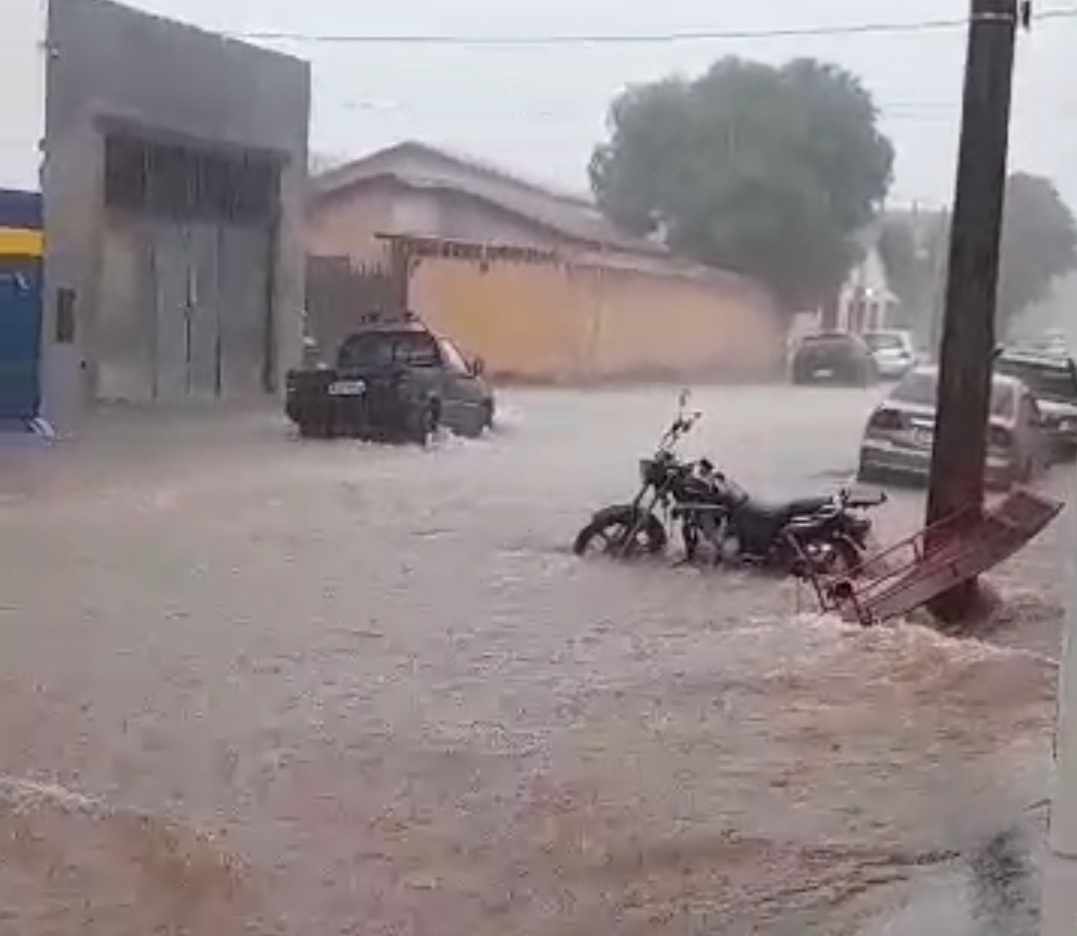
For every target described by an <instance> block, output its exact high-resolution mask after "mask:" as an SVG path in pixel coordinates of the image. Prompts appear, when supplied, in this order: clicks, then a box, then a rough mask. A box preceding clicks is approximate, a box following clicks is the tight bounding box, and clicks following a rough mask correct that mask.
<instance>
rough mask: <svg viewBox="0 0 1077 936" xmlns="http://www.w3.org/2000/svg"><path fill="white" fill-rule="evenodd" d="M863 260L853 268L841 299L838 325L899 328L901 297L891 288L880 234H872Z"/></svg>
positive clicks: (864, 329)
mask: <svg viewBox="0 0 1077 936" xmlns="http://www.w3.org/2000/svg"><path fill="white" fill-rule="evenodd" d="M865 240H866V243H865V245H864V252H863V255H862V257H861V259H860V261H859V262H858V263H857V264H856V266H854V267H853V268H852V270H850V271H849V275H848V276H847V277H846V280H845V284H844V285H843V286H842V289H841V295H840V297H839V299H838V328H839V329H841V330H842V331H851V332H856V333H857V334H862V333H863V332H869V331H881V330H882V329H885V328H895V327H897V325H898V323H897V322H896V321H895V314H896V312H897V310H898V307H899V306H900V300H899V299H898V297H897V296H896V295H895V294H894V292H893V290H891V288H890V280H889V278H888V277H887V275H886V265H885V264H884V263H883V259H882V257H881V255H880V254H879V248H878V243H877V238H876V237H875V236H874V235H869V236H868V237H867V238H866V239H865Z"/></svg>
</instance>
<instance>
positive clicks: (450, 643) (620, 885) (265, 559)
mask: <svg viewBox="0 0 1077 936" xmlns="http://www.w3.org/2000/svg"><path fill="white" fill-rule="evenodd" d="M877 395H878V391H867V392H864V391H843V390H835V391H830V390H819V391H816V390H800V391H793V390H791V389H789V388H781V387H774V388H737V389H713V390H707V391H700V392H699V393H697V395H696V400H695V404H696V405H697V406H699V408H701V409H702V410H704V412H705V413H706V419H705V421H704V422H703V423H702V424H701V425H700V427H699V429H698V430H697V432H696V434H695V435H694V436H693V437H692V438H691V439H690V440H689V441H688V443H687V444H686V451H687V452H689V453H691V452H692V451H700V452H702V451H706V452H708V453H709V454H710V455H711V457H712V458H714V460H715V461H716V462H717V463H719V464H720V465H722V466H723V467H724V468H726V469H727V470H728V471H729V472H730V473H731V474H732V475H733V476H734V477H737V478H738V479H740V480H741V482H742V483H744V484H745V485H746V486H748V487H750V488H752V489H756V490H759V491H760V492H761V493H767V494H771V495H774V496H778V495H781V494H793V493H805V492H814V491H816V490H817V489H819V488H822V489H827V488H830V487H833V486H836V485H837V484H839V483H840V482H841V479H842V478H843V477H845V476H847V475H848V474H849V472H851V471H852V469H853V467H854V464H855V456H856V443H857V439H858V434H859V431H860V428H861V426H862V424H863V420H864V418H865V416H866V414H867V412H868V411H869V410H870V407H871V405H872V402H873V399H874V397H875V396H877ZM674 397H675V394H674V393H673V392H672V391H669V390H662V391H658V390H638V391H618V392H613V391H602V392H592V393H572V392H568V391H563V392H562V391H556V392H555V391H533V392H531V391H529V392H518V393H513V394H509V395H507V398H506V412H505V415H504V417H503V419H502V425H501V428H499V430H498V431H497V432H496V433H494V434H493V435H491V436H489V437H487V438H485V439H483V440H480V441H475V442H463V441H459V440H454V439H447V440H442V441H441V442H440V443H439V444H438V445H437V446H435V448H434V449H432V450H430V451H427V452H422V451H418V450H414V449H392V448H378V447H374V446H364V445H360V444H357V443H353V442H347V441H345V442H339V443H335V444H322V443H302V442H299V441H297V440H295V439H294V438H292V437H291V435H290V433H289V432H288V429H287V427H286V426H284V425H283V424H281V423H280V422H278V421H277V420H276V419H275V417H272V416H270V415H266V414H247V415H242V414H241V415H232V416H227V417H220V418H216V419H211V420H197V419H185V418H169V419H168V420H164V421H157V420H147V419H146V418H145V417H144V416H141V415H119V416H116V415H114V416H110V417H107V418H103V419H102V420H101V421H100V425H99V427H98V429H97V431H96V432H95V433H94V434H93V436H92V437H90V438H88V440H87V441H86V442H84V443H70V444H68V445H67V447H66V448H62V449H58V450H55V451H53V452H50V453H24V452H20V453H17V455H9V456H7V457H4V458H2V460H0V472H2V474H0V480H2V482H3V487H2V489H0V859H2V860H0V908H3V909H0V933H6V932H9V931H10V932H18V933H20V934H27V936H36V934H45V933H50V934H51V933H69V932H70V933H74V932H80V933H90V934H97V933H100V934H109V936H113V934H127V933H131V934H136V933H138V934H143V933H146V932H157V931H160V932H177V933H179V932H190V933H213V934H221V936H227V934H230V933H240V932H243V933H248V932H255V933H281V934H316V933H317V934H323V933H342V934H343V933H356V934H358V933H362V934H366V933H393V934H398V933H400V934H405V933H416V934H424V936H425V934H433V936H438V934H446V936H448V934H454V936H455V934H458V933H462V932H469V933H475V934H484V933H491V934H494V933H497V934H503V933H506V932H512V933H520V934H535V936H547V934H549V936H553V934H557V936H562V934H591V933H594V932H598V931H605V932H608V933H610V934H614V933H616V934H636V933H639V934H643V933H647V934H652V933H653V934H662V933H670V934H673V933H676V934H681V933H723V934H741V933H743V934H748V933H760V934H775V936H784V934H801V933H808V934H810V933H820V934H822V933H826V934H839V936H840V934H858V936H859V934H869V936H876V934H878V936H904V934H905V933H906V932H909V933H912V932H915V933H918V934H922V936H933V934H935V933H938V934H940V936H941V934H943V933H945V934H959V936H960V934H962V933H963V932H965V931H967V932H969V933H970V934H972V933H976V934H977V936H979V934H980V933H991V934H995V933H998V934H1005V936H1024V934H1025V933H1026V932H1029V933H1031V932H1033V931H1034V930H1032V929H1028V928H1027V927H1028V926H1029V925H1031V924H1029V920H1031V919H1034V915H1035V904H1036V901H1035V899H1034V895H1035V891H1036V888H1035V886H1034V885H1030V884H1029V883H1028V882H1029V881H1030V880H1032V881H1034V879H1035V870H1034V867H1035V858H1034V855H1035V853H1036V850H1037V848H1038V842H1039V840H1040V836H1039V835H1038V829H1039V827H1040V826H1041V825H1042V819H1043V815H1042V812H1043V811H1042V810H1038V811H1037V810H1036V809H1030V808H1029V807H1030V805H1031V804H1035V803H1037V802H1038V801H1041V800H1042V799H1043V798H1044V797H1045V796H1046V795H1047V784H1046V779H1047V773H1048V769H1049V765H1050V746H1051V730H1052V727H1053V723H1054V695H1055V679H1056V676H1057V672H1056V666H1055V664H1054V662H1053V657H1056V656H1057V654H1058V633H1059V624H1060V608H1061V600H1062V588H1063V584H1062V578H1063V577H1062V575H1061V569H1062V563H1063V561H1064V559H1063V556H1064V553H1063V552H1062V551H1061V548H1060V545H1059V544H1060V543H1062V542H1063V537H1064V536H1065V533H1066V530H1067V529H1068V522H1063V521H1059V523H1058V524H1057V525H1056V527H1055V528H1052V529H1050V530H1048V531H1047V533H1045V534H1044V536H1043V537H1042V539H1041V540H1039V541H1037V542H1036V543H1034V544H1033V545H1032V546H1031V547H1030V548H1029V549H1028V550H1027V551H1026V552H1024V553H1022V554H1021V555H1020V556H1018V557H1017V558H1016V559H1015V560H1013V561H1012V562H1011V563H1010V564H1009V565H1007V566H1006V567H1005V568H1004V569H1002V570H1000V573H999V574H998V576H997V577H996V581H997V583H998V584H999V586H1000V588H1001V589H1002V590H1003V591H1004V593H1005V594H1006V595H1007V596H1008V597H1010V598H1011V599H1012V604H1011V612H1010V619H1008V620H1004V621H1002V622H1001V623H1000V625H999V630H998V631H997V632H996V633H993V634H992V635H991V641H992V642H991V643H986V642H981V641H974V640H953V639H949V638H944V637H942V636H939V635H938V634H936V633H934V632H933V631H930V630H928V629H926V628H923V627H920V626H917V625H914V624H909V625H906V626H902V627H899V628H893V629H889V628H888V629H885V630H882V629H881V630H878V631H873V632H862V631H860V630H858V629H856V628H851V627H849V626H847V625H844V624H842V623H841V622H837V621H833V620H829V619H823V618H819V617H818V616H817V615H815V614H814V613H813V611H812V603H811V597H810V595H809V594H808V593H807V591H805V590H803V589H798V588H797V587H796V586H795V585H793V584H791V583H777V582H774V581H773V580H770V579H764V578H760V577H757V576H752V575H748V574H741V573H701V572H699V571H695V570H690V569H671V568H669V567H667V566H665V565H663V564H659V563H653V564H645V565H642V566H634V567H619V566H616V565H613V564H609V563H605V562H588V563H581V562H579V561H577V560H575V559H574V558H573V557H572V556H571V555H569V553H568V549H567V547H568V545H569V543H570V542H571V539H572V536H573V535H574V533H575V531H576V529H577V528H578V526H579V525H580V524H581V523H582V522H583V521H584V520H585V519H586V517H587V516H588V513H589V511H590V510H591V509H593V508H595V507H597V506H601V505H603V504H605V503H608V502H609V501H611V500H620V499H624V498H626V497H627V496H630V494H631V493H632V489H633V485H634V483H635V460H636V459H637V458H638V457H639V456H641V455H643V454H645V453H646V452H647V451H648V450H649V449H650V448H651V447H653V444H654V442H655V440H656V438H657V435H658V434H659V432H660V431H661V429H662V427H663V424H664V422H665V421H666V420H667V419H668V418H669V416H670V415H671V410H672V407H673V405H674ZM162 423H163V424H162ZM1071 485H1072V471H1071V470H1067V469H1061V470H1059V471H1058V472H1057V473H1056V475H1055V476H1054V477H1053V478H1052V479H1051V480H1050V482H1049V486H1050V487H1051V488H1053V489H1054V490H1056V491H1059V492H1062V491H1066V490H1067V486H1071ZM920 512H921V503H920V497H919V495H917V494H916V493H915V492H899V493H897V494H896V495H895V497H894V500H893V501H892V503H890V504H889V505H887V507H886V508H884V512H883V515H882V517H881V527H882V532H881V536H882V538H883V539H886V538H889V537H893V536H897V535H899V534H900V533H903V532H906V531H910V530H912V529H914V528H915V527H916V525H917V524H918V522H919V519H920ZM1014 855H1016V856H1017V857H1016V858H1012V860H1011V856H1014ZM1030 856H1032V857H1030ZM1026 872H1027V873H1026ZM948 882H949V883H948ZM985 882H988V883H987V884H985ZM958 919H960V920H961V923H960V925H963V926H966V930H962V929H960V928H955V927H957V926H958V925H959V924H958V923H957V922H955V920H958ZM910 927H912V928H911V929H910ZM977 927H978V928H977ZM988 927H993V928H988ZM1006 927H1009V928H1006ZM1021 927H1025V928H1021Z"/></svg>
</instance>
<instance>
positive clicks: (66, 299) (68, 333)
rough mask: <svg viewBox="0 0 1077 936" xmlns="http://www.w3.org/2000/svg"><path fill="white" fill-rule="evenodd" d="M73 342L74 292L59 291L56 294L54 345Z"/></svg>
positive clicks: (70, 290) (69, 290) (68, 290)
mask: <svg viewBox="0 0 1077 936" xmlns="http://www.w3.org/2000/svg"><path fill="white" fill-rule="evenodd" d="M74 342H75V290H73V289H61V290H59V291H58V292H57V293H56V343H57V344H74Z"/></svg>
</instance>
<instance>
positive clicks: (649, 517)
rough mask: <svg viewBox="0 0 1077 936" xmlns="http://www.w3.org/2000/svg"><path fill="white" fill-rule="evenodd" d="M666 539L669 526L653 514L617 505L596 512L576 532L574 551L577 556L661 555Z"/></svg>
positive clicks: (621, 556) (623, 556)
mask: <svg viewBox="0 0 1077 936" xmlns="http://www.w3.org/2000/svg"><path fill="white" fill-rule="evenodd" d="M667 541H668V536H667V534H666V528H665V527H664V526H662V522H661V521H660V520H659V519H658V518H657V517H656V516H655V515H654V514H652V513H647V512H645V511H641V510H637V509H635V508H633V507H631V506H630V505H618V506H616V507H607V508H606V509H605V510H600V511H599V512H598V513H597V514H595V516H594V517H593V518H592V519H591V522H590V523H588V524H587V526H585V527H584V528H583V529H582V530H580V532H579V533H578V534H577V535H576V542H575V543H574V544H573V546H572V551H573V552H574V553H575V554H576V555H577V556H588V555H594V554H595V553H599V554H603V555H607V556H614V557H616V558H618V559H627V558H629V557H631V556H655V555H658V554H659V553H661V552H663V551H664V550H665V548H666V543H667Z"/></svg>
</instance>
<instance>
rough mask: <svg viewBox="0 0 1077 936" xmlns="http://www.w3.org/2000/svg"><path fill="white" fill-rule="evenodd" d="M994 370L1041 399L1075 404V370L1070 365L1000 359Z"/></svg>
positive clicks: (1076, 380) (1076, 383)
mask: <svg viewBox="0 0 1077 936" xmlns="http://www.w3.org/2000/svg"><path fill="white" fill-rule="evenodd" d="M996 369H997V370H998V371H999V373H1002V374H1009V375H1010V376H1011V377H1017V378H1018V379H1020V380H1022V381H1024V382H1025V384H1027V385H1028V388H1029V389H1030V390H1031V391H1032V392H1033V393H1034V394H1035V395H1036V396H1038V397H1041V398H1042V399H1045V400H1058V401H1065V402H1067V403H1077V369H1074V368H1073V367H1072V365H1071V366H1069V367H1065V366H1062V367H1059V366H1054V367H1052V366H1051V365H1050V364H1040V363H1037V362H1035V361H1015V360H1007V359H1006V358H1002V359H1001V360H999V362H998V364H997V366H996Z"/></svg>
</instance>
